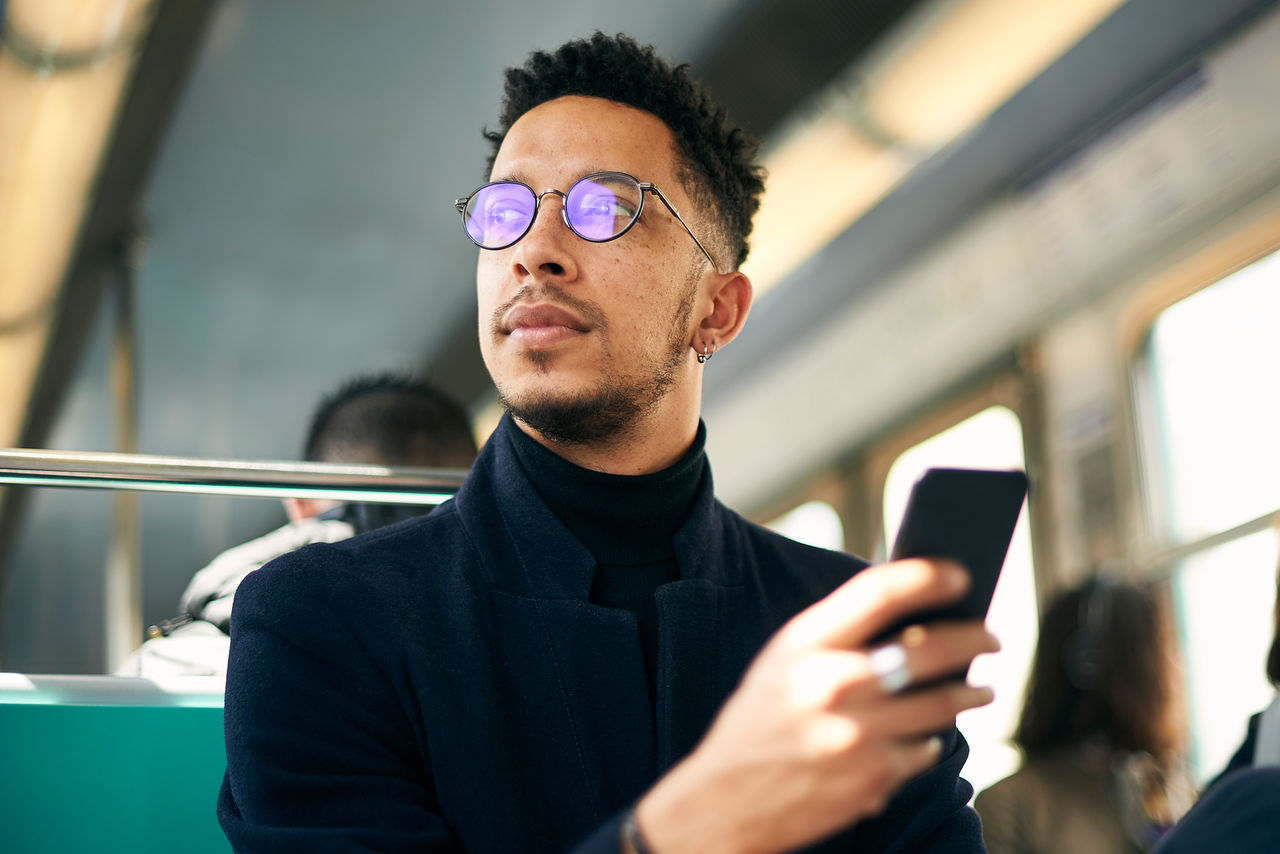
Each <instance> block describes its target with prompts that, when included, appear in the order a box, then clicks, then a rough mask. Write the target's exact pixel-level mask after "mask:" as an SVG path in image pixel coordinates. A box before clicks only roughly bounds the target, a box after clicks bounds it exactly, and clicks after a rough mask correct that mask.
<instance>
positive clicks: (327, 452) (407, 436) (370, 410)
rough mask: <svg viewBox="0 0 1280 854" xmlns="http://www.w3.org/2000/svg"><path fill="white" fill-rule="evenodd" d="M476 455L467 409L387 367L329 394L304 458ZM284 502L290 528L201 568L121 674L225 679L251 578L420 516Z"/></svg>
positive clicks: (455, 463) (411, 510)
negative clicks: (324, 546)
mask: <svg viewBox="0 0 1280 854" xmlns="http://www.w3.org/2000/svg"><path fill="white" fill-rule="evenodd" d="M475 456H476V444H475V438H474V437H473V436H472V434H471V426H470V424H469V422H468V419H467V414H466V412H465V411H464V410H463V409H462V407H460V406H459V405H458V404H457V403H455V402H454V401H453V400H452V399H450V398H449V397H448V396H447V395H445V394H444V393H443V392H441V391H439V390H438V389H436V388H435V387H433V386H431V385H430V384H428V383H426V382H423V381H421V380H418V379H414V378H412V377H409V376H403V375H399V374H391V373H387V374H376V375H370V376H362V377H357V378H355V379H353V380H351V381H349V382H347V383H345V384H344V385H343V386H342V387H341V388H339V389H338V390H337V391H335V392H333V393H332V394H329V395H327V396H326V397H325V398H324V399H323V400H322V401H321V402H320V404H319V405H318V406H317V407H316V410H315V412H314V413H313V415H312V416H311V424H310V427H309V428H308V430H307V438H306V443H305V445H304V447H303V458H304V459H306V460H308V461H310V462H324V463H373V464H376V465H386V466H422V467H426V468H457V469H465V468H469V467H470V466H471V463H472V461H473V460H474V459H475ZM284 507H285V512H286V514H287V515H288V517H289V522H288V524H286V525H284V526H282V527H280V528H277V529H276V530H274V531H272V532H270V533H269V534H265V535H263V536H261V537H258V538H257V539H255V540H251V541H250V542H247V543H242V544H241V545H238V546H236V547H234V548H231V549H228V550H227V551H225V552H223V553H222V554H220V555H218V556H217V557H216V558H214V559H213V561H212V562H210V563H209V565H208V566H206V567H205V568H204V569H202V570H200V571H199V572H197V573H196V574H195V576H194V577H193V578H192V579H191V583H190V584H188V585H187V589H186V591H185V592H184V593H183V594H182V600H181V603H180V607H181V610H182V613H181V615H180V616H178V617H175V618H173V619H169V620H164V621H163V622H161V623H159V624H158V625H155V626H152V627H151V631H150V635H151V638H150V639H149V640H147V641H146V642H145V643H143V644H142V646H141V647H139V648H138V649H137V650H135V651H134V652H133V653H132V654H131V655H130V656H129V657H128V658H127V659H125V661H124V662H123V663H122V664H121V665H120V666H119V667H118V668H117V669H116V671H115V673H116V675H117V676H222V675H225V674H226V670H227V650H228V648H229V646H230V642H231V639H230V637H229V634H230V630H231V606H232V603H233V601H234V598H235V594H236V590H237V589H238V587H239V585H240V582H241V581H243V580H244V578H245V576H246V575H248V574H249V573H250V572H253V571H254V570H256V569H258V568H259V567H260V566H262V565H263V564H265V563H266V562H267V561H270V560H272V559H274V558H276V557H279V556H280V555H282V554H286V553H288V552H291V551H294V550H296V549H299V548H301V547H302V546H305V545H307V544H309V543H332V542H337V541H339V540H345V539H347V538H348V537H350V536H352V535H353V534H356V533H362V532H364V531H371V530H373V529H375V528H380V527H382V526H383V525H387V524H390V523H392V522H396V521H399V520H401V519H407V518H409V517H410V516H415V515H419V514H421V513H422V512H423V508H422V507H421V506H419V505H414V504H366V503H341V502H338V501H333V500H330V499H324V498H286V499H284Z"/></svg>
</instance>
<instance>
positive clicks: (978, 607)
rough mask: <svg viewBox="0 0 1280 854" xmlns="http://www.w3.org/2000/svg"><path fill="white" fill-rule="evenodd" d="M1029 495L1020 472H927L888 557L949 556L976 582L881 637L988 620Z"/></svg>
mask: <svg viewBox="0 0 1280 854" xmlns="http://www.w3.org/2000/svg"><path fill="white" fill-rule="evenodd" d="M1026 495H1027V476H1026V475H1025V474H1024V473H1023V472H1021V471H1018V470H1016V469H1013V470H1007V471H1003V470H987V469H946V468H933V469H929V470H927V471H926V472H925V473H924V475H922V476H921V478H920V479H919V480H918V481H916V483H915V485H914V486H913V487H912V488H911V495H910V497H909V498H908V499H907V509H906V512H905V513H904V514H903V517H902V525H901V527H899V528H898V536H897V538H896V539H895V540H894V543H893V550H892V551H891V552H890V553H889V559H890V560H900V559H902V558H908V557H944V558H950V559H951V560H954V561H957V562H958V563H960V564H962V565H963V566H964V567H965V569H966V570H968V572H969V575H970V576H971V578H972V583H971V584H970V586H969V592H968V593H967V594H966V595H965V597H964V599H962V600H960V601H959V602H956V603H954V604H951V605H947V606H946V607H943V608H938V609H935V610H932V611H928V612H926V613H922V614H913V615H912V616H910V617H908V618H906V619H904V620H902V621H901V622H899V623H898V624H896V625H894V626H892V627H890V628H889V629H887V630H886V631H885V632H883V633H881V635H880V638H887V637H889V636H891V635H894V634H896V633H898V632H900V631H902V630H903V629H905V628H906V627H907V626H911V625H917V624H919V623H927V622H931V621H934V620H981V619H984V618H985V617H986V615H987V609H988V608H989V607H990V605H991V597H992V595H993V594H994V593H995V590H996V581H997V580H998V579H999V577H1000V568H1001V567H1002V566H1004V559H1005V555H1006V554H1007V553H1008V551H1009V541H1010V540H1011V539H1012V538H1013V529H1014V527H1015V526H1016V525H1017V524H1018V515H1019V513H1020V512H1021V511H1022V502H1023V499H1025V498H1026Z"/></svg>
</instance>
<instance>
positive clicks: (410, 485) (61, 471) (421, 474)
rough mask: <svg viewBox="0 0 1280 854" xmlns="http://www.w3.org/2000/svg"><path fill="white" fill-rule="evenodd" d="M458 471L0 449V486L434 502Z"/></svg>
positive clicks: (449, 489)
mask: <svg viewBox="0 0 1280 854" xmlns="http://www.w3.org/2000/svg"><path fill="white" fill-rule="evenodd" d="M466 475H467V470H466V469H435V468H414V467H409V466H379V465H349V464H346V463H301V462H284V461H275V460H219V459H206V458H203V457H168V456H156V455H152V454H114V453H95V452H83V451H46V450H27V449H22V448H0V484H11V485H17V486H60V487H78V488H88V489H114V490H128V491H137V492H186V493H200V494H213V495H249V496H258V497H263V498H332V499H336V500H340V501H376V502H380V503H386V504H439V503H440V502H442V501H444V500H445V499H447V498H449V497H450V496H451V495H453V493H454V492H456V491H457V489H458V487H459V486H460V485H461V483H462V481H463V479H464V478H465V477H466Z"/></svg>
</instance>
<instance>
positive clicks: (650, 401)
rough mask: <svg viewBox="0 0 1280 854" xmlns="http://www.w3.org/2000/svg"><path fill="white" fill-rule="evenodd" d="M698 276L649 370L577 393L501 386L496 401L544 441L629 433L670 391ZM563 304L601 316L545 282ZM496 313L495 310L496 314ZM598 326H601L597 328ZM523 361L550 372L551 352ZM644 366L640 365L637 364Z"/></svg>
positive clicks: (606, 438) (600, 439) (584, 441)
mask: <svg viewBox="0 0 1280 854" xmlns="http://www.w3.org/2000/svg"><path fill="white" fill-rule="evenodd" d="M696 285H697V276H696V274H694V273H691V274H690V276H689V277H688V278H687V279H686V281H685V286H684V289H683V293H682V294H681V297H680V302H679V304H678V305H677V306H676V310H675V314H674V316H673V317H672V319H671V327H670V328H671V333H670V335H669V337H668V339H667V341H666V343H665V345H664V346H663V348H662V351H661V352H660V354H659V359H658V362H657V364H656V365H655V366H654V369H653V370H652V371H651V372H648V373H645V374H636V375H634V376H606V377H604V378H603V379H601V381H600V383H599V384H598V385H597V386H596V387H595V388H592V389H587V390H585V391H582V392H579V393H576V394H575V393H572V392H566V393H556V392H532V393H528V394H512V393H509V392H508V391H507V390H505V389H503V388H502V387H501V386H499V388H498V401H499V402H500V403H501V404H502V406H503V407H504V408H505V409H506V410H507V411H508V412H510V413H511V414H512V415H513V416H515V417H516V418H518V419H520V421H522V422H524V423H525V424H526V425H528V426H529V427H532V428H533V429H534V430H536V431H538V433H540V434H541V435H542V436H543V437H545V438H546V439H547V440H549V441H551V442H553V443H557V444H564V445H576V446H584V445H600V444H606V443H613V442H616V441H618V440H621V439H625V438H626V437H628V436H630V435H633V434H634V432H635V431H636V428H637V427H638V425H639V424H640V423H641V421H642V420H643V418H644V416H645V415H647V414H648V413H649V412H651V411H652V410H653V409H654V408H655V407H656V406H657V405H658V403H659V402H660V401H661V400H662V399H663V398H664V397H665V396H666V394H667V392H668V391H670V389H671V386H672V385H673V384H674V383H675V380H676V375H677V372H678V370H679V368H680V366H681V364H682V363H683V362H684V360H685V358H686V353H685V351H686V350H687V349H688V343H687V341H686V339H685V335H686V331H687V330H688V327H689V318H690V317H691V316H692V314H693V302H694V295H695V294H696V292H697V291H696ZM547 292H548V293H551V294H554V295H555V296H556V297H557V299H558V300H559V301H560V302H562V303H564V304H565V305H569V306H573V307H576V308H578V309H579V311H582V310H583V309H584V308H586V309H587V313H591V312H592V311H593V312H594V314H595V316H598V317H603V312H601V311H600V310H599V309H598V308H596V307H595V306H594V305H591V306H584V304H583V301H581V300H578V299H576V298H569V297H568V295H567V294H566V293H565V292H564V291H562V290H560V289H559V288H556V287H555V286H554V285H548V286H547ZM497 316H498V315H497V314H495V318H496V317H497ZM601 328H603V326H602V327H601ZM523 358H526V359H528V360H529V361H530V362H532V363H533V364H534V365H535V366H536V367H538V368H539V369H540V370H542V371H544V372H548V373H549V372H550V371H551V370H552V360H553V358H554V357H553V356H552V355H551V354H548V353H544V352H540V351H534V352H531V353H527V354H525V355H524V356H523ZM640 367H641V368H643V367H644V366H640Z"/></svg>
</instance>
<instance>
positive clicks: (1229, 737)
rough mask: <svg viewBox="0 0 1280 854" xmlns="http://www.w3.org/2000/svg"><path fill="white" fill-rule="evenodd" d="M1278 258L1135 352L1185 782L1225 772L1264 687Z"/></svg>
mask: <svg viewBox="0 0 1280 854" xmlns="http://www.w3.org/2000/svg"><path fill="white" fill-rule="evenodd" d="M1277 277H1280V253H1273V254H1271V255H1269V256H1267V257H1264V258H1262V259H1261V260H1259V261H1257V262H1255V263H1253V264H1251V265H1250V266H1248V267H1245V268H1244V269H1242V270H1240V271H1238V272H1236V273H1234V274H1233V275H1231V276H1228V277H1226V278H1224V279H1222V280H1220V281H1218V282H1216V283H1215V284H1213V285H1210V286H1209V287H1207V288H1204V289H1203V290H1200V291H1198V292H1196V293H1195V294H1192V295H1191V296H1189V297H1187V298H1185V299H1183V300H1181V301H1180V302H1177V303H1175V304H1174V305H1172V306H1170V307H1168V308H1166V309H1165V310H1164V311H1163V312H1161V313H1160V314H1159V315H1158V316H1157V317H1156V319H1155V321H1154V322H1153V323H1152V325H1151V328H1150V331H1149V334H1148V335H1147V337H1146V341H1145V344H1144V347H1143V351H1142V352H1141V354H1140V356H1139V363H1138V370H1137V377H1136V379H1137V384H1136V388H1137V391H1138V394H1137V395H1136V403H1137V416H1136V417H1137V419H1138V423H1139V425H1140V427H1141V430H1140V435H1141V436H1142V437H1143V442H1144V446H1143V448H1142V450H1143V452H1144V453H1143V458H1144V460H1145V462H1146V466H1145V476H1146V487H1147V488H1146V492H1147V503H1148V506H1149V508H1150V513H1151V518H1152V522H1153V528H1154V532H1155V534H1156V543H1157V545H1158V546H1160V547H1162V548H1165V549H1167V550H1170V552H1171V554H1172V555H1173V557H1171V558H1169V559H1168V560H1166V561H1163V563H1164V564H1165V567H1164V568H1165V570H1166V571H1168V572H1170V574H1171V582H1172V592H1173V597H1174V604H1175V615H1176V617H1177V628H1178V636H1179V644H1180V646H1181V649H1182V659H1183V674H1184V680H1185V683H1184V687H1185V691H1186V696H1187V709H1188V723H1189V725H1190V736H1191V764H1192V770H1193V773H1194V774H1195V775H1196V777H1197V778H1198V779H1199V780H1201V781H1203V780H1206V779H1207V778H1209V777H1210V776H1212V775H1213V774H1216V773H1217V772H1218V771H1219V770H1221V769H1222V767H1223V766H1224V765H1225V764H1226V762H1227V760H1228V759H1229V758H1230V756H1231V753H1232V751H1233V750H1234V748H1235V746H1236V745H1237V744H1239V742H1240V740H1241V739H1242V738H1243V735H1244V729H1245V722H1246V720H1247V718H1248V716H1249V714H1251V713H1252V712H1255V711H1257V710H1259V709H1261V708H1262V707H1263V706H1265V705H1266V703H1267V701H1268V699H1269V698H1270V697H1271V696H1272V693H1273V689H1272V688H1271V686H1270V685H1269V684H1268V682H1267V680H1266V677H1265V659H1266V653H1267V649H1268V647H1269V646H1270V639H1271V633H1272V631H1273V628H1274V621H1273V617H1272V608H1273V606H1274V603H1275V598H1276V564H1277V551H1278V549H1277V543H1276V533H1275V531H1274V530H1273V529H1272V528H1271V523H1270V519H1269V518H1268V516H1269V514H1271V513H1273V512H1275V511H1276V509H1277V508H1278V507H1280V451H1278V450H1277V448H1278V447H1280V445H1278V444H1277V440H1276V434H1275V425H1276V424H1277V423H1280V396H1278V395H1277V394H1276V393H1275V391H1274V389H1275V387H1276V377H1277V375H1276V368H1277V366H1280V338H1277V337H1276V335H1275V323H1276V318H1277V317H1280V287H1277V286H1276V280H1277Z"/></svg>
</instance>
